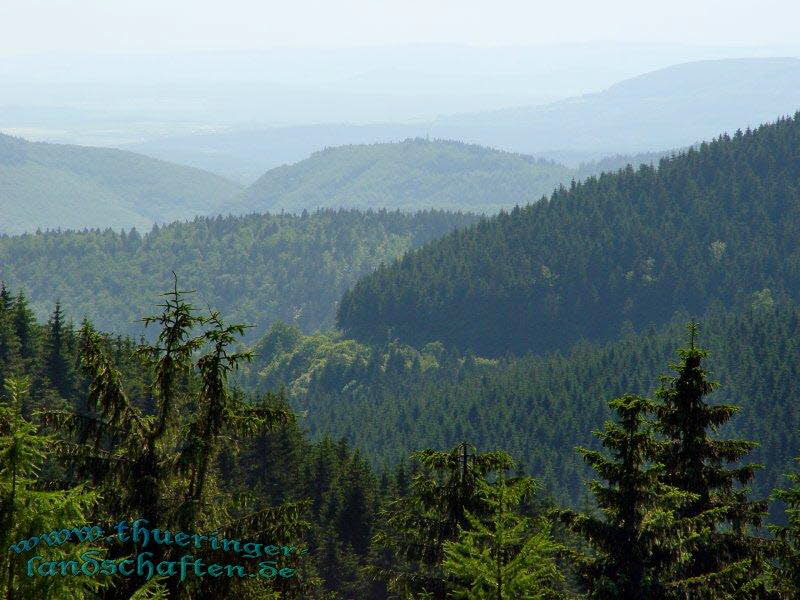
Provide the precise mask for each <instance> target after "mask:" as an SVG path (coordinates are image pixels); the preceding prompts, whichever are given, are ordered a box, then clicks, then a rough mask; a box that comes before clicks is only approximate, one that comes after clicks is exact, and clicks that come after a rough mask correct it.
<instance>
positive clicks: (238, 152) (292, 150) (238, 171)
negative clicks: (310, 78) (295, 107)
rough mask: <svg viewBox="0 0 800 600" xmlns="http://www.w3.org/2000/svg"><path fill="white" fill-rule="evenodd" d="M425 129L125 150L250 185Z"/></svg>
mask: <svg viewBox="0 0 800 600" xmlns="http://www.w3.org/2000/svg"><path fill="white" fill-rule="evenodd" d="M426 127H427V126H426V125H402V124H398V125H392V124H387V125H347V124H329V125H298V126H293V127H274V128H269V129H258V130H251V131H230V132H222V133H205V134H198V135H187V136H175V137H166V138H157V139H153V140H149V141H146V142H142V143H139V144H130V145H127V146H126V148H127V149H129V150H133V151H135V152H142V153H144V154H148V155H150V156H157V157H159V158H162V159H164V160H171V161H175V162H179V163H183V164H187V165H192V166H194V167H198V168H201V169H206V170H208V171H212V172H214V173H219V174H221V175H224V176H226V177H230V178H232V179H235V180H236V181H239V182H241V183H245V184H250V183H253V182H254V181H255V180H256V179H257V178H258V177H260V176H261V175H263V174H264V171H267V170H269V169H273V168H275V167H279V166H281V165H284V164H287V163H295V162H297V161H300V160H303V159H305V158H308V157H309V156H310V155H311V154H312V153H314V152H317V151H319V150H322V149H323V148H328V147H332V146H342V145H345V144H372V143H376V142H392V141H398V140H403V139H406V138H408V137H414V136H424V135H425V133H426Z"/></svg>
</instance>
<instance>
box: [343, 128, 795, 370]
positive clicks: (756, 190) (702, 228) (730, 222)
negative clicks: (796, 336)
mask: <svg viewBox="0 0 800 600" xmlns="http://www.w3.org/2000/svg"><path fill="white" fill-rule="evenodd" d="M798 182H800V113H797V115H796V116H795V117H794V118H787V119H781V120H779V121H778V122H776V123H773V124H769V125H764V126H762V127H759V128H758V129H757V130H754V131H748V132H746V133H742V132H741V131H740V132H738V133H737V134H736V135H734V136H733V137H730V136H727V135H724V136H722V137H720V138H719V139H717V140H715V141H713V142H711V143H703V144H702V145H701V146H700V147H699V149H694V148H691V149H689V150H688V151H687V152H684V153H682V154H680V155H678V156H676V157H673V158H669V159H663V160H662V161H661V162H660V163H659V166H658V168H654V167H648V166H643V167H641V168H640V169H639V170H638V171H637V170H634V169H632V168H631V169H625V170H623V171H620V172H617V173H615V174H605V175H602V176H600V177H599V178H590V179H588V180H586V181H584V182H581V183H578V184H577V185H575V186H572V187H571V188H569V189H561V190H557V191H556V192H555V193H554V194H553V195H552V196H551V198H550V199H549V200H548V201H545V202H539V203H536V204H532V205H529V206H527V207H525V208H522V209H514V210H513V211H511V212H510V213H500V215H498V216H496V217H493V218H491V219H487V220H484V221H482V222H480V223H478V224H476V225H475V226H473V227H471V228H469V229H466V230H459V231H456V232H454V233H452V234H450V235H448V236H445V237H444V238H442V239H441V240H437V241H435V242H433V243H431V244H429V245H427V246H425V247H424V248H422V249H420V250H417V251H415V252H411V253H409V254H407V255H405V256H404V257H403V258H402V259H401V260H398V261H396V262H394V263H393V264H391V265H388V266H385V267H382V268H380V269H378V271H377V272H375V273H373V274H372V275H369V276H367V277H366V278H364V279H362V280H360V281H359V282H358V283H357V284H356V285H355V286H354V287H353V289H352V290H350V291H349V292H348V293H347V294H346V295H345V297H344V298H343V299H342V301H341V303H340V305H339V310H338V315H337V319H338V323H339V325H340V326H341V327H342V329H343V330H344V331H345V332H346V333H347V334H348V335H350V336H352V337H355V338H357V339H360V340H366V341H370V342H384V341H386V340H388V339H399V340H400V341H402V342H405V343H409V344H411V345H414V346H417V347H421V346H422V345H424V344H426V343H429V342H434V341H439V342H442V343H444V344H445V345H447V346H453V347H456V348H459V349H461V350H467V349H469V350H472V351H474V352H476V353H477V354H480V355H503V354H505V353H507V352H512V353H525V352H529V351H530V352H543V351H546V350H553V349H558V348H566V347H569V345H571V344H572V343H574V342H576V341H577V340H579V339H596V340H597V339H600V340H602V339H609V338H613V337H614V336H616V335H617V334H618V333H619V331H620V329H621V328H622V327H623V325H624V324H625V323H626V322H627V323H629V324H630V325H632V326H633V327H634V328H637V329H638V328H641V327H643V326H645V325H647V324H650V323H663V322H665V321H666V320H668V319H669V318H670V317H671V316H672V314H673V313H674V312H675V311H676V310H681V309H685V310H688V311H690V312H694V313H698V312H701V311H704V310H706V308H707V307H708V306H709V305H710V304H712V303H715V302H720V303H723V304H724V305H725V306H730V307H735V306H742V305H746V304H747V303H749V302H750V301H751V299H752V297H753V294H754V293H757V292H758V293H760V292H763V290H764V289H767V288H769V289H770V290H771V291H772V292H773V293H775V294H778V295H786V296H788V297H791V298H793V299H795V300H798V299H800V272H798V269H797V265H798V264H800V263H798V261H797V260H796V259H797V253H798V249H797V244H796V242H797V239H798V238H799V237H800V232H799V231H798V227H800V217H799V216H798V215H799V214H800V203H799V202H798V200H800V194H798Z"/></svg>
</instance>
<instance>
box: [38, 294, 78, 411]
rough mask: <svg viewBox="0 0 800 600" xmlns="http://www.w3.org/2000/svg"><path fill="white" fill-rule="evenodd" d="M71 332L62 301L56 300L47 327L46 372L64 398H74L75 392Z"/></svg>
mask: <svg viewBox="0 0 800 600" xmlns="http://www.w3.org/2000/svg"><path fill="white" fill-rule="evenodd" d="M71 333H72V332H70V331H69V330H68V329H67V327H66V323H65V322H64V313H63V312H62V311H61V303H60V302H59V301H56V306H55V309H54V310H53V314H52V315H51V317H50V320H49V321H48V322H47V327H46V328H45V353H44V374H45V375H46V376H47V378H48V380H49V382H50V385H52V386H53V388H54V389H55V390H56V391H57V392H58V393H59V395H60V396H61V397H62V398H72V397H73V396H74V394H75V372H74V370H73V365H72V357H71V356H70V353H69V340H68V338H69V336H70V334H71Z"/></svg>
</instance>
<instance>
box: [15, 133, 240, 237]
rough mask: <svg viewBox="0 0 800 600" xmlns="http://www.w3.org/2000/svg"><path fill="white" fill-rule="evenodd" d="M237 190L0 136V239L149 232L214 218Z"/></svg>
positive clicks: (108, 154) (179, 170) (187, 172)
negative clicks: (69, 232) (161, 225)
mask: <svg viewBox="0 0 800 600" xmlns="http://www.w3.org/2000/svg"><path fill="white" fill-rule="evenodd" d="M239 189H240V188H239V186H237V185H236V184H235V183H232V182H230V181H228V180H226V179H223V178H222V177H219V176H217V175H213V174H211V173H207V172H205V171H201V170H199V169H195V168H191V167H185V166H181V165H175V164H170V163H167V162H164V161H161V160H156V159H153V158H149V157H147V156H141V155H139V154H134V153H132V152H125V151H122V150H112V149H107V148H90V147H84V146H67V145H60V144H44V143H35V142H28V141H25V140H22V139H19V138H14V137H9V136H6V135H2V134H0V233H20V232H23V231H34V230H36V229H37V228H41V229H47V228H51V229H54V228H58V227H61V228H62V229H66V228H72V229H76V228H83V227H113V228H117V229H119V228H122V227H124V228H130V227H133V226H136V227H139V228H149V227H150V226H151V225H152V224H153V223H154V222H166V221H172V220H175V219H186V218H190V217H193V216H195V215H197V214H206V213H209V212H213V209H214V208H216V207H217V206H219V205H220V204H221V203H222V202H224V201H226V200H227V199H229V198H230V197H232V196H234V195H235V194H236V193H237V192H238V191H239Z"/></svg>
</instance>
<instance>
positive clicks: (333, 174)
mask: <svg viewBox="0 0 800 600" xmlns="http://www.w3.org/2000/svg"><path fill="white" fill-rule="evenodd" d="M574 174H575V173H574V172H573V171H572V170H571V169H569V168H567V167H565V166H563V165H559V164H556V163H553V162H550V161H544V160H538V159H534V158H532V157H529V156H523V155H520V154H511V153H509V152H501V151H499V150H492V149H490V148H483V147H481V146H474V145H468V144H462V143H459V142H452V141H445V140H434V141H428V140H425V139H419V138H417V139H408V140H406V141H404V142H400V143H393V144H371V145H350V146H340V147H336V148H329V149H326V150H323V151H320V152H316V153H315V154H313V155H312V156H311V157H310V158H308V159H306V160H303V161H301V162H299V163H296V164H293V165H286V166H283V167H278V168H275V169H272V170H270V171H268V172H267V173H266V174H264V175H263V176H262V177H261V178H260V179H259V180H258V181H256V182H255V183H254V184H253V185H252V186H250V187H249V188H248V189H247V190H245V191H244V192H243V193H242V195H241V196H239V197H238V198H237V199H236V200H235V201H232V202H231V203H229V204H228V205H226V206H225V207H224V210H229V211H231V212H233V213H237V212H248V211H259V212H263V211H279V210H288V211H294V212H300V211H302V210H303V209H308V210H313V209H315V208H339V207H348V208H362V209H363V208H389V209H401V210H418V209H424V208H438V209H449V210H469V211H476V212H496V211H497V210H499V209H500V208H504V207H505V208H509V207H513V206H515V205H516V204H527V203H528V202H534V201H536V200H539V199H540V198H541V197H542V196H543V195H547V194H549V193H550V192H552V191H553V189H555V188H556V187H557V186H558V185H559V184H560V183H565V182H566V183H568V182H569V181H570V179H571V178H572V177H573V176H574Z"/></svg>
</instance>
